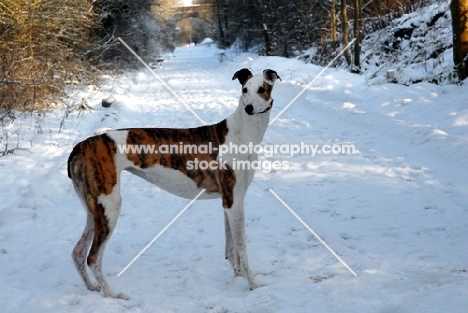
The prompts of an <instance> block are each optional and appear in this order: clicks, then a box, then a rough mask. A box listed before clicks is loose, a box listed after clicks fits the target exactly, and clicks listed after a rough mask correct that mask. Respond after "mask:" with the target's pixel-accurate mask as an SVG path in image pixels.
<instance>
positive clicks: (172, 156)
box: [127, 120, 235, 208]
mask: <svg viewBox="0 0 468 313" xmlns="http://www.w3.org/2000/svg"><path fill="white" fill-rule="evenodd" d="M127 130H128V136H127V145H154V148H155V150H154V151H160V147H161V146H163V147H166V148H167V147H170V146H171V145H175V146H177V147H181V146H182V147H183V146H188V145H193V144H197V145H199V146H201V145H204V146H205V147H208V146H209V145H210V143H211V145H212V151H211V153H208V152H209V151H207V153H194V152H196V151H178V153H159V152H158V153H143V152H142V153H127V158H128V160H130V161H131V162H132V163H133V164H134V165H135V166H137V167H140V168H142V169H145V168H150V167H152V166H154V165H161V166H164V167H167V168H172V169H174V170H177V171H180V172H182V173H183V174H184V175H186V176H187V177H189V178H190V179H192V180H193V181H194V182H195V183H196V184H197V187H199V188H204V189H206V192H207V193H213V192H219V193H220V194H221V196H222V198H223V206H224V205H225V203H226V205H227V203H229V206H228V208H230V207H231V206H232V202H233V195H232V189H233V188H234V184H235V174H234V171H233V170H232V169H231V168H229V167H228V169H227V170H224V169H216V170H212V169H206V170H201V169H190V170H189V169H187V164H188V162H189V161H195V159H198V161H199V162H201V161H207V162H211V161H214V160H216V159H217V157H218V150H219V146H220V145H222V144H223V143H224V140H225V138H226V135H227V133H228V128H227V123H226V120H223V121H221V122H220V123H218V124H215V125H212V126H202V127H197V128H189V129H173V128H130V129H127ZM184 152H188V153H184ZM198 152H200V151H198ZM219 177H228V178H229V179H222V180H219ZM225 180H226V181H227V183H228V185H226V186H224V185H223V184H224V181H225ZM225 189H226V190H225ZM228 189H229V190H230V191H229V190H228ZM225 197H226V199H225ZM224 207H226V206H224Z"/></svg>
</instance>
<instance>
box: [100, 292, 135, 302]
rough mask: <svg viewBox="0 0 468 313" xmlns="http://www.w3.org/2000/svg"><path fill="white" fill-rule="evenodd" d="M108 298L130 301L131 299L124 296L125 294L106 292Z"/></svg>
mask: <svg viewBox="0 0 468 313" xmlns="http://www.w3.org/2000/svg"><path fill="white" fill-rule="evenodd" d="M104 296H105V297H106V298H114V299H122V300H130V297H129V296H127V295H125V294H123V293H113V292H106V293H104Z"/></svg>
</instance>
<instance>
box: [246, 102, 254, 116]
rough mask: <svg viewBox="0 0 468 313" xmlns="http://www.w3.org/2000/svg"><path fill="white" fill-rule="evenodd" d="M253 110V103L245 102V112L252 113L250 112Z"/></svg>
mask: <svg viewBox="0 0 468 313" xmlns="http://www.w3.org/2000/svg"><path fill="white" fill-rule="evenodd" d="M253 110H254V107H253V105H251V104H247V105H246V106H245V113H247V114H248V115H252V114H253Z"/></svg>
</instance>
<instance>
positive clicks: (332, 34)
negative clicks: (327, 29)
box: [330, 0, 336, 50]
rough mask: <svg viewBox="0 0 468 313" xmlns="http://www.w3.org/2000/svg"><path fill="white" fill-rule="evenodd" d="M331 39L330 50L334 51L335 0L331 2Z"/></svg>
mask: <svg viewBox="0 0 468 313" xmlns="http://www.w3.org/2000/svg"><path fill="white" fill-rule="evenodd" d="M330 18H331V39H332V48H333V50H335V49H336V0H331V10H330Z"/></svg>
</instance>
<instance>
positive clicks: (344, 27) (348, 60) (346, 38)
mask: <svg viewBox="0 0 468 313" xmlns="http://www.w3.org/2000/svg"><path fill="white" fill-rule="evenodd" d="M346 10H347V5H346V0H341V30H342V33H343V39H342V40H343V47H346V46H347V45H348V43H349V30H348V13H347V12H346ZM344 57H345V59H346V63H347V64H348V65H351V56H350V55H349V50H348V49H346V51H345V52H344Z"/></svg>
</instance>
